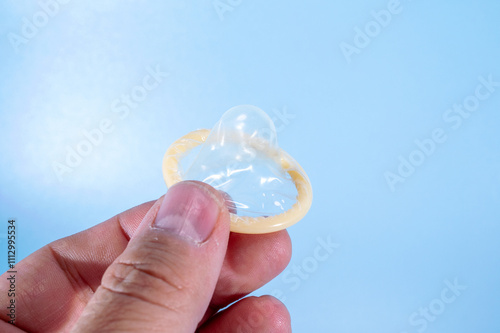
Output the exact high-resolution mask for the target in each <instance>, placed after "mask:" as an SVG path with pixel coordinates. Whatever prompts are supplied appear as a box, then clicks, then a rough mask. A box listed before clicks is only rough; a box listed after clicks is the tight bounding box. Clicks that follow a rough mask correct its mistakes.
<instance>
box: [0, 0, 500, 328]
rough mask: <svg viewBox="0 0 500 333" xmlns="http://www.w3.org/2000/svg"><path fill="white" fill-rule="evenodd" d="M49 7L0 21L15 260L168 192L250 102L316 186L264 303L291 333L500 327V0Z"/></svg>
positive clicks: (8, 0)
mask: <svg viewBox="0 0 500 333" xmlns="http://www.w3.org/2000/svg"><path fill="white" fill-rule="evenodd" d="M64 2H66V3H64ZM40 3H41V4H42V5H40V4H39V3H38V2H36V1H29V2H28V1H22V2H21V1H14V0H4V1H2V4H1V9H0V22H1V23H0V35H1V36H2V38H1V39H0V52H1V53H0V54H1V64H0V69H1V78H0V133H1V135H2V140H0V147H1V150H0V151H1V154H0V165H1V170H2V173H1V175H0V199H1V202H0V212H1V219H2V221H3V222H1V224H0V225H4V227H2V228H3V230H0V234H3V233H5V231H6V225H7V222H6V221H7V219H8V218H9V217H15V218H16V219H17V221H18V231H19V233H20V241H19V243H18V248H19V259H22V258H24V257H26V256H27V255H29V254H30V253H32V252H33V251H35V250H36V249H38V248H40V247H42V246H43V245H45V244H47V243H49V242H51V241H53V240H55V239H58V238H60V237H64V236H67V235H70V234H72V233H75V232H78V231H80V230H83V229H85V228H88V227H90V226H92V225H94V224H96V223H98V222H101V221H103V220H105V219H107V218H109V217H111V216H113V215H115V214H116V213H119V212H121V211H123V210H125V209H127V208H130V207H132V206H134V205H137V204H139V203H142V202H145V201H148V200H154V199H156V198H158V197H159V196H161V195H162V194H163V193H164V192H165V190H166V187H165V185H164V182H163V179H162V174H161V169H160V166H161V160H162V157H163V154H164V152H165V150H166V148H167V147H168V146H169V145H170V143H172V142H173V141H174V140H175V139H177V138H178V137H180V136H182V135H184V134H186V133H187V132H189V131H192V130H194V129H197V128H210V127H212V126H213V124H214V123H215V122H216V121H217V120H218V119H219V117H220V116H221V115H222V113H223V112H224V111H226V110H227V109H229V108H230V107H232V106H235V105H239V104H254V105H257V106H259V107H261V108H263V109H264V110H265V111H266V112H268V114H269V115H271V116H272V117H273V118H275V122H276V126H277V127H278V128H279V129H280V131H279V141H280V144H281V146H282V147H283V148H285V149H286V150H287V151H288V152H289V153H290V154H291V155H292V156H294V157H295V158H296V159H297V160H298V161H299V162H300V163H301V164H302V166H303V167H304V169H305V170H306V171H307V172H308V174H309V176H310V179H311V181H312V184H313V187H314V202H313V207H312V209H311V211H310V212H309V214H308V215H307V217H306V218H305V219H304V220H302V221H301V222H300V223H299V224H297V225H295V226H293V227H291V228H290V229H289V232H290V234H291V237H292V241H293V246H294V250H293V251H294V252H293V258H292V261H291V263H290V265H289V266H288V268H287V269H286V270H285V271H284V273H283V274H281V275H280V276H279V277H278V278H276V279H275V280H273V281H272V282H271V283H270V284H269V285H268V286H266V287H265V288H262V289H261V290H259V291H258V292H257V294H262V293H273V294H275V295H276V296H278V297H279V298H280V299H282V300H283V301H284V302H285V304H286V305H287V306H288V309H289V310H290V312H291V315H292V322H293V328H294V331H295V332H350V333H352V332H360V333H361V332H384V333H386V332H394V333H402V332H407V333H412V332H424V331H425V332H429V333H430V332H482V333H487V332H492V333H493V332H499V331H500V319H499V316H498V312H499V310H500V289H499V288H498V282H499V281H500V269H499V265H500V245H499V244H500V242H499V236H500V151H499V148H500V135H499V125H500V108H499V106H500V84H499V83H498V82H500V61H499V59H500V2H498V1H477V2H457V1H445V2H435V1H432V2H431V1H424V0H419V1H415V0H414V1H410V0H404V1H401V2H397V1H393V0H391V1H385V0H383V1H353V2H348V1H342V2H341V1H326V0H323V1H264V0H257V1H247V0H242V1H241V0H220V1H213V0H201V1H169V2H168V3H164V2H160V1H149V2H147V1H138V0H137V1H132V0H129V1H118V0H99V1H98V0H95V1H86V2H84V3H81V2H78V1H67V0H66V1H62V0H61V1H60V3H59V2H57V4H58V5H57V6H54V5H53V2H52V5H47V6H44V5H43V4H45V3H48V4H50V3H51V1H49V0H42V1H41V2H40ZM42 7H44V8H45V9H42ZM47 12H48V14H47ZM150 72H156V74H155V75H156V79H157V80H156V81H154V80H147V82H145V84H146V87H147V88H149V90H144V89H142V88H141V86H143V84H144V82H143V81H144V78H145V77H147V75H148V73H150ZM149 75H150V74H149ZM144 92H146V94H142V95H141V93H144ZM131 93H135V97H134V99H135V100H132V101H129V102H127V101H126V100H125V99H124V98H125V97H124V95H127V94H131ZM126 103H130V104H129V106H126V105H127V104H126ZM99 126H101V129H100V130H102V129H104V130H107V131H108V132H109V133H104V134H103V138H102V142H99V141H97V142H96V144H95V145H94V144H92V145H90V146H88V145H87V146H85V143H82V142H84V140H85V139H86V137H85V135H84V132H85V131H87V132H92V131H93V130H95V129H96V128H99ZM430 140H432V141H430ZM79 145H80V146H79ZM78 147H79V148H80V150H83V151H85V150H86V151H87V152H88V155H87V156H84V157H83V158H82V159H81V160H79V159H75V158H74V156H73V158H72V159H70V161H69V162H70V166H68V161H66V158H67V154H68V151H70V150H71V149H77V148H78ZM68 149H69V150H68ZM58 163H59V164H58ZM63 164H64V165H66V168H62V167H61V165H63ZM54 165H58V170H59V171H57V172H56V171H55V170H54ZM398 169H399V170H398ZM3 237H4V238H3V239H2V244H3V245H1V246H2V248H5V246H6V243H5V235H3ZM3 251H5V250H3ZM1 265H2V266H1V267H2V269H3V270H5V269H6V267H7V266H6V260H2V261H1Z"/></svg>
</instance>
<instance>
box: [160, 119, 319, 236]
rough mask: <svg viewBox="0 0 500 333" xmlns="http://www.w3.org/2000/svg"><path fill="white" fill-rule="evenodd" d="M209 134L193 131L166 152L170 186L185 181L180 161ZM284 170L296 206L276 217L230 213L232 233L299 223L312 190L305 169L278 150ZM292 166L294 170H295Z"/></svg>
mask: <svg viewBox="0 0 500 333" xmlns="http://www.w3.org/2000/svg"><path fill="white" fill-rule="evenodd" d="M209 134H210V130H208V129H201V130H197V131H193V132H190V133H188V134H186V135H184V136H183V137H181V138H180V139H178V140H177V141H175V142H174V143H173V144H172V145H171V146H170V147H169V148H168V149H167V151H166V153H165V156H164V158H163V164H162V171H163V178H164V179H165V183H166V184H167V187H171V186H173V185H174V184H176V183H178V182H180V181H182V180H183V179H182V178H181V175H180V172H179V162H180V160H181V158H182V157H183V156H185V154H186V153H187V152H188V151H190V150H191V149H193V148H195V147H196V146H198V145H200V144H202V143H204V142H205V140H206V139H207V137H208V135H209ZM279 156H280V163H281V167H282V168H283V169H284V170H285V171H286V172H287V173H288V174H289V175H290V176H291V178H292V180H293V182H294V184H295V187H296V188H297V201H296V202H295V203H294V204H293V206H292V207H291V208H290V209H289V210H287V211H285V212H283V213H281V214H279V215H274V216H258V217H251V216H239V215H237V214H233V213H230V216H231V231H232V232H237V233H244V234H263V233H269V232H274V231H278V230H282V229H285V228H287V227H289V226H291V225H293V224H295V223H297V222H298V221H300V220H301V219H302V218H303V217H304V216H305V215H306V214H307V212H308V210H309V208H310V207H311V204H312V187H311V183H310V182H309V178H308V177H307V175H306V173H305V171H304V169H303V168H302V167H301V166H300V165H299V164H298V163H297V162H296V161H295V160H294V159H293V158H292V157H291V156H290V155H289V154H288V153H286V152H285V151H284V150H282V149H279ZM292 166H294V168H293V169H292Z"/></svg>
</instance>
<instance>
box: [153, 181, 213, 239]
mask: <svg viewBox="0 0 500 333" xmlns="http://www.w3.org/2000/svg"><path fill="white" fill-rule="evenodd" d="M219 214H220V206H219V203H218V201H217V199H216V198H215V196H214V195H213V194H211V193H210V192H209V190H208V189H205V188H203V185H201V184H197V183H195V182H189V181H188V182H181V183H178V184H176V185H174V186H172V187H171V188H170V189H169V190H168V191H167V194H165V196H164V198H163V202H162V204H161V206H160V209H159V210H158V214H157V215H156V219H155V222H154V224H153V225H154V226H155V227H156V228H160V229H165V230H168V231H170V232H172V233H175V234H178V235H180V236H183V237H187V238H190V239H192V240H193V241H195V242H198V243H201V242H203V241H205V240H206V239H207V238H208V236H210V234H211V233H212V230H213V229H214V226H215V223H216V222H217V220H218V218H219Z"/></svg>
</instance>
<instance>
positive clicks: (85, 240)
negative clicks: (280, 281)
mask: <svg viewBox="0 0 500 333" xmlns="http://www.w3.org/2000/svg"><path fill="white" fill-rule="evenodd" d="M141 221H142V222H141ZM290 256H291V243H290V238H289V236H288V233H287V232H286V231H285V230H283V231H280V232H275V233H271V234H264V235H243V234H233V233H231V234H230V232H229V212H228V210H227V207H226V205H225V201H224V198H223V196H222V195H221V194H220V193H219V192H218V191H216V190H215V189H213V188H212V187H210V186H208V185H206V184H204V183H201V182H194V181H186V182H181V183H179V184H176V185H175V186H173V187H171V188H170V189H169V191H168V192H167V194H166V195H165V196H163V197H162V198H160V199H159V200H157V201H156V202H148V203H145V204H142V205H140V206H137V207H135V208H132V209H130V210H128V211H126V212H124V213H121V214H119V215H117V216H115V217H113V218H111V219H109V220H108V221H106V222H103V223H101V224H99V225H96V226H95V227H93V228H90V229H88V230H85V231H82V232H80V233H78V234H75V235H72V236H70V237H67V238H63V239H60V240H57V241H55V242H53V243H51V244H49V245H47V246H45V247H43V248H42V249H40V250H38V251H37V252H35V253H33V254H32V255H30V256H29V257H27V258H26V259H24V260H22V261H21V262H20V263H18V264H17V265H16V268H17V272H18V273H17V292H16V305H17V306H16V310H17V318H16V326H14V325H11V324H8V323H7V321H8V320H9V319H8V317H7V316H6V311H0V318H1V319H2V320H3V321H0V331H1V332H22V330H25V331H29V332H61V331H62V332H69V331H71V332H111V331H117V332H194V331H197V332H290V331H291V329H290V317H289V314H288V311H287V310H286V308H285V306H284V305H283V304H282V303H280V302H279V301H278V300H276V299H274V298H273V297H271V296H263V297H248V298H244V299H241V300H240V301H238V302H237V303H234V304H233V305H231V306H230V307H229V308H227V309H225V310H223V311H219V312H218V310H219V309H221V308H224V307H226V306H227V305H229V304H231V303H232V302H234V301H236V300H238V299H240V298H241V297H243V296H245V295H246V294H248V293H250V292H252V291H254V290H256V289H257V288H259V287H261V286H262V285H264V284H265V283H267V282H269V281H270V280H271V279H272V278H274V277H275V276H276V275H278V274H279V273H280V272H281V271H282V270H283V269H284V268H285V267H286V265H287V264H288V262H289V260H290ZM7 289H8V281H7V277H6V275H5V274H4V275H3V276H1V277H0V290H1V292H0V304H2V307H3V306H4V305H5V304H7V302H8V298H7V292H6V290H7Z"/></svg>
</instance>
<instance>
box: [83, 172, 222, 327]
mask: <svg viewBox="0 0 500 333" xmlns="http://www.w3.org/2000/svg"><path fill="white" fill-rule="evenodd" d="M228 237H229V213H228V211H227V208H226V207H225V205H224V199H223V198H222V196H221V194H220V193H219V192H217V191H216V190H215V189H214V188H212V187H210V186H209V185H206V184H204V183H201V182H195V181H186V182H181V183H178V184H176V185H174V186H172V187H171V188H170V189H169V190H168V192H167V194H166V195H165V196H164V197H163V198H160V199H159V200H158V201H157V202H156V203H155V204H154V205H153V207H152V208H151V209H150V210H149V212H148V213H147V214H146V216H145V217H144V219H143V221H142V222H141V224H140V226H139V228H138V229H137V232H136V233H135V234H134V236H133V237H132V239H131V240H130V242H129V244H128V246H127V248H126V249H125V251H124V252H123V253H122V254H121V255H120V256H119V257H118V258H117V259H116V260H115V261H114V262H113V263H112V264H111V265H110V266H109V267H108V269H107V270H106V272H105V273H104V275H103V278H102V281H101V285H100V286H99V288H98V289H97V290H96V292H95V294H94V296H93V297H92V299H91V300H90V302H89V303H88V304H87V306H86V307H85V309H84V311H83V314H82V316H81V317H80V319H79V320H78V322H77V324H76V326H75V327H74V329H73V332H104V331H106V332H107V331H120V332H121V331H126V332H160V331H161V332H165V331H168V332H194V331H195V330H196V328H197V326H198V323H199V322H200V320H201V319H202V318H203V315H204V314H205V312H206V310H207V307H208V305H209V303H210V300H211V298H212V294H213V292H214V289H215V285H216V283H217V279H218V277H219V274H220V270H221V267H222V262H223V260H224V256H225V253H226V248H227V242H228Z"/></svg>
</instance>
